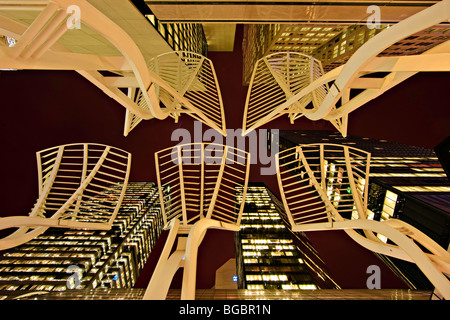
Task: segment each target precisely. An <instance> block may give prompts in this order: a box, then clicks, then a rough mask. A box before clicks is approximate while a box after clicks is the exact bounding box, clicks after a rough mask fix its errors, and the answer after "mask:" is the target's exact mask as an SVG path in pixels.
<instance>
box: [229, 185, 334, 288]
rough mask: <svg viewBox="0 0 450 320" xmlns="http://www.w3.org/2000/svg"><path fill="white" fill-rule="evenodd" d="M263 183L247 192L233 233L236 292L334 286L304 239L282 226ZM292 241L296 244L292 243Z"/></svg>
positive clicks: (276, 208) (274, 200) (282, 223)
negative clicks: (240, 218) (238, 225)
mask: <svg viewBox="0 0 450 320" xmlns="http://www.w3.org/2000/svg"><path fill="white" fill-rule="evenodd" d="M276 201H277V199H276V198H274V195H273V194H272V193H271V192H270V190H269V189H268V188H267V187H266V186H265V185H264V184H251V185H249V187H248V189H247V195H246V199H245V203H246V204H245V207H244V212H243V215H242V221H241V230H240V231H239V232H238V233H236V256H237V265H238V266H237V270H238V272H237V273H238V287H239V288H240V289H252V290H265V289H284V290H298V289H312V290H314V289H320V288H321V289H323V288H333V289H336V288H338V286H337V285H336V284H335V283H334V282H333V280H332V279H331V278H330V277H329V276H328V275H327V272H326V268H325V266H324V265H321V263H320V262H319V261H320V260H319V259H317V260H314V256H315V253H314V252H312V251H313V249H311V247H309V246H308V243H307V241H308V240H307V239H306V238H303V239H300V238H295V236H294V235H293V234H292V233H291V232H290V230H289V229H288V228H287V227H286V226H285V224H284V222H283V219H282V215H280V210H282V209H281V207H280V206H279V205H277V203H276ZM294 240H296V241H294Z"/></svg>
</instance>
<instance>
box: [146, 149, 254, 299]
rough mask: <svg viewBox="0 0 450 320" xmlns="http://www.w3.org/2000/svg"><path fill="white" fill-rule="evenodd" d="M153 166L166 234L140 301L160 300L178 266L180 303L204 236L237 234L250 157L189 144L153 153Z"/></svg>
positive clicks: (190, 294) (189, 294)
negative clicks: (216, 232) (217, 232)
mask: <svg viewBox="0 0 450 320" xmlns="http://www.w3.org/2000/svg"><path fill="white" fill-rule="evenodd" d="M155 162H156V172H157V177H158V187H159V199H160V203H161V209H162V213H163V218H164V222H165V224H166V229H169V234H168V238H167V240H166V243H165V246H164V249H163V251H162V253H161V256H160V258H159V261H158V264H157V266H156V269H155V271H154V273H153V275H152V278H151V280H150V283H149V285H148V287H147V289H146V292H145V295H144V299H151V300H161V299H165V298H166V296H167V293H168V290H169V287H170V284H171V282H172V279H173V276H174V275H175V272H176V271H177V270H178V269H179V268H181V267H182V268H184V270H183V283H182V291H181V299H183V300H193V299H195V284H196V272H197V252H198V247H199V246H200V244H201V242H202V240H203V237H204V235H205V233H206V232H207V230H208V229H211V228H213V229H221V230H230V231H239V228H240V222H241V217H242V211H243V208H244V204H245V196H246V192H247V183H248V175H249V169H250V154H249V153H248V152H245V151H242V150H239V149H236V148H233V147H229V146H226V145H219V144H207V143H192V144H183V145H177V146H175V147H173V148H167V149H164V150H161V151H159V152H157V153H156V154H155ZM175 243H176V244H177V247H176V248H175V251H173V247H174V245H175ZM172 251H173V252H172Z"/></svg>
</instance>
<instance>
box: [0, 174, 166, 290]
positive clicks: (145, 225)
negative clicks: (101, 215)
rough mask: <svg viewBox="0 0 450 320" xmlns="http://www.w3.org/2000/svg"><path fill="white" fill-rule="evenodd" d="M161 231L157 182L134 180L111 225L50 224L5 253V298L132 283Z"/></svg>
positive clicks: (1, 264) (0, 280) (1, 281)
mask: <svg viewBox="0 0 450 320" xmlns="http://www.w3.org/2000/svg"><path fill="white" fill-rule="evenodd" d="M161 230H162V216H161V212H160V208H159V204H158V203H157V192H156V187H155V184H154V183H150V182H149V183H147V182H130V183H129V184H128V186H127V191H126V194H125V196H124V200H123V202H122V207H121V209H120V211H119V214H118V216H117V217H116V219H115V221H114V223H113V226H112V228H111V230H108V231H95V230H94V231H93V230H65V229H49V230H47V231H46V232H45V233H43V234H42V235H40V236H39V237H37V238H35V239H33V240H31V241H29V242H27V243H25V244H23V245H21V246H18V247H16V248H12V249H10V250H7V251H4V252H2V256H1V257H0V297H1V299H10V298H14V297H17V296H20V295H23V294H27V293H29V292H52V291H65V290H70V289H95V288H132V287H133V285H134V283H135V282H136V280H137V278H138V276H139V273H140V271H141V270H142V268H143V267H144V264H145V263H146V261H147V259H148V257H149V255H150V252H151V251H152V248H153V247H154V245H155V243H156V241H157V239H158V237H159V234H160V233H161Z"/></svg>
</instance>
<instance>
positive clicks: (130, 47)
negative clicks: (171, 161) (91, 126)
mask: <svg viewBox="0 0 450 320" xmlns="http://www.w3.org/2000/svg"><path fill="white" fill-rule="evenodd" d="M26 4H27V5H26ZM28 5H29V3H21V2H14V3H8V4H7V5H6V4H2V3H0V32H1V33H2V34H5V35H8V36H11V35H16V36H18V38H17V39H16V41H17V43H16V45H15V46H13V47H12V48H9V47H3V46H0V68H5V69H39V70H75V71H77V72H78V73H79V74H81V75H82V76H83V77H85V78H86V79H88V80H89V81H90V82H91V83H93V84H94V85H96V86H97V87H98V88H100V89H101V90H102V91H103V92H104V93H105V94H107V95H108V96H109V97H111V98H112V99H114V100H116V101H117V102H118V103H119V104H121V105H122V106H124V107H125V108H126V116H125V126H124V135H125V136H126V135H128V133H129V132H130V131H131V130H132V129H133V128H135V127H136V125H137V124H138V123H139V122H140V121H141V120H149V119H153V118H156V119H165V118H167V117H168V116H171V117H174V118H175V119H178V117H179V116H180V114H181V113H187V114H189V115H190V116H192V117H194V118H195V119H197V120H200V121H202V122H203V123H205V124H206V125H208V126H210V127H212V128H214V129H217V130H218V131H219V132H221V133H222V134H225V132H226V131H225V130H226V129H225V117H224V114H223V106H222V98H221V95H220V89H219V85H218V82H217V78H216V74H215V71H214V67H213V65H212V63H211V61H210V60H209V59H206V58H205V57H203V56H201V55H198V54H196V53H189V52H176V53H175V52H172V53H168V54H167V55H162V56H158V57H155V59H154V60H155V61H157V62H158V63H157V64H158V70H159V71H167V70H169V69H170V68H173V67H174V66H175V67H177V68H178V70H179V71H180V73H179V74H172V75H170V77H171V76H179V77H180V78H179V79H175V82H176V83H183V82H185V84H186V87H179V86H175V87H173V85H174V83H173V82H172V81H170V80H171V79H169V78H170V77H169V78H167V77H166V75H167V74H166V73H158V72H155V70H151V69H149V67H148V65H147V61H145V59H144V56H143V54H142V52H141V51H140V49H139V47H138V46H137V44H136V43H135V42H134V41H133V39H132V38H131V37H130V36H129V35H128V34H127V33H126V32H125V31H124V30H123V29H122V28H121V27H119V26H118V25H117V24H116V23H115V22H113V21H112V20H111V19H109V18H108V17H106V15H104V14H103V13H102V12H101V11H99V10H98V9H97V8H95V7H94V6H93V5H91V4H90V3H89V2H88V1H86V0H79V1H76V3H74V2H73V1H71V0H53V1H49V2H48V3H47V4H45V3H42V2H39V3H37V5H36V6H33V7H32V8H30V7H29V6H28ZM74 5H75V6H76V7H77V8H78V9H79V10H78V11H79V13H80V16H78V17H77V16H72V13H71V10H70V8H71V7H73V6H74ZM11 6H15V8H17V10H23V11H27V10H28V11H32V12H33V13H34V12H38V13H39V14H38V16H37V17H36V18H35V20H34V21H33V22H32V23H31V24H30V25H25V24H23V23H22V22H19V21H15V20H13V19H10V18H8V17H7V16H6V15H4V13H5V12H7V11H9V10H11ZM74 18H75V19H78V18H79V19H80V29H76V28H73V29H70V34H71V35H73V36H76V35H77V32H78V33H80V35H81V34H82V33H81V31H80V30H83V28H85V29H89V30H90V31H89V32H94V33H95V36H96V37H99V36H101V37H103V38H104V39H106V40H107V41H109V43H110V44H111V45H112V46H113V47H115V48H116V49H117V52H118V53H119V55H101V54H87V53H86V54H85V53H74V52H71V51H70V50H68V49H67V48H66V47H64V46H62V45H61V44H59V43H58V40H59V39H60V38H61V37H62V36H63V35H66V34H67V33H68V30H69V25H70V23H68V22H71V21H72V20H73V19H74ZM166 57H171V59H169V60H168V59H166ZM174 57H175V59H174ZM177 59H178V60H177ZM176 60H177V61H176ZM174 62H175V64H174ZM164 63H168V65H164ZM186 77H187V78H186ZM158 92H159V93H161V95H159V94H158ZM162 93H163V94H162ZM167 99H169V100H170V99H171V100H172V101H173V103H169V100H167ZM160 102H162V103H163V104H160Z"/></svg>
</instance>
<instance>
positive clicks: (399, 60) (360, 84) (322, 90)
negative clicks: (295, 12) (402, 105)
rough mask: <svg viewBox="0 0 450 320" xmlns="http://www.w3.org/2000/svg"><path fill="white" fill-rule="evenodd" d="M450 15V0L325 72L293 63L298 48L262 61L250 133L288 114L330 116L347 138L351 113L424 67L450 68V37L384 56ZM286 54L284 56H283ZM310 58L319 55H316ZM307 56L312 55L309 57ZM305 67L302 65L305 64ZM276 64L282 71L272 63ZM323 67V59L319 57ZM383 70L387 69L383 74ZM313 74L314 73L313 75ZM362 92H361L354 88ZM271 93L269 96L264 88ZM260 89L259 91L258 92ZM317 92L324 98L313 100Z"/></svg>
mask: <svg viewBox="0 0 450 320" xmlns="http://www.w3.org/2000/svg"><path fill="white" fill-rule="evenodd" d="M449 19H450V1H449V0H442V1H439V2H438V3H436V4H434V5H433V6H431V7H429V8H427V9H424V10H423V11H421V12H419V13H416V14H415V15H413V16H411V17H409V18H407V19H405V20H403V21H401V22H399V23H397V24H395V25H393V26H392V27H390V28H387V29H385V30H383V31H382V32H380V33H378V34H377V35H376V36H374V37H373V38H371V39H370V40H368V41H367V42H366V43H365V44H364V45H363V46H361V47H360V48H359V49H358V50H357V51H356V52H355V53H354V54H353V55H352V56H351V57H350V59H349V60H348V61H347V63H346V64H345V65H342V66H340V67H337V68H336V69H333V70H331V71H330V72H328V73H326V74H324V75H320V72H319V70H321V67H313V66H314V64H312V63H311V64H309V69H308V64H307V63H303V62H292V60H291V59H289V57H290V56H293V55H294V53H292V52H291V53H289V52H284V53H283V52H281V53H278V54H272V55H269V56H267V57H265V58H263V59H261V60H259V61H258V63H257V64H256V66H255V68H254V73H253V75H252V79H251V81H250V85H249V91H248V95H247V101H246V105H245V118H244V122H243V129H244V132H243V133H244V134H247V133H248V132H249V131H251V130H254V129H255V128H257V127H260V126H262V125H264V124H266V123H268V122H270V121H272V120H273V119H275V118H277V117H279V116H281V115H283V114H288V115H289V117H290V118H291V122H292V121H293V120H295V119H296V118H298V117H299V116H305V117H307V118H308V119H310V120H320V119H323V120H328V121H330V122H331V123H332V124H333V125H334V126H335V127H336V129H337V130H338V131H339V132H340V133H341V134H342V135H343V136H344V137H345V136H346V135H347V125H348V116H349V113H351V112H352V111H354V110H356V109H357V108H359V107H361V106H363V105H364V104H366V103H367V102H369V101H371V100H373V99H375V98H377V97H378V96H380V95H382V94H383V93H384V92H386V91H387V90H389V89H391V88H393V87H394V86H396V85H398V84H400V83H402V82H403V81H404V80H406V79H408V78H410V77H412V76H413V75H415V74H416V73H418V72H436V71H446V72H448V71H450V41H446V42H443V43H441V44H439V45H437V46H436V47H434V48H432V49H430V50H428V51H426V52H424V53H422V54H420V55H409V56H393V57H380V56H378V54H380V53H381V52H382V51H383V50H385V49H386V48H388V47H390V46H391V45H393V44H394V43H396V42H398V41H400V40H402V39H404V38H406V37H408V36H410V35H413V34H415V33H417V32H419V31H422V30H424V29H427V28H429V27H432V26H434V25H437V24H439V23H441V22H445V21H447V20H449ZM277 57H281V58H277ZM309 59H311V60H312V59H313V58H312V57H310V58H309ZM304 60H305V61H307V58H304ZM302 63H303V64H304V65H305V67H303V69H301V70H299V67H298V66H300V65H301V64H302ZM273 65H276V66H277V68H278V70H283V74H282V77H281V78H280V74H281V73H280V71H278V70H276V69H275V68H273V67H272V66H273ZM318 65H319V66H320V62H318ZM300 73H302V74H303V77H304V79H307V81H303V84H302V86H301V87H296V88H295V90H293V89H292V88H290V87H289V84H290V83H289V81H290V80H289V79H290V78H294V79H296V78H299V74H300ZM380 73H385V75H384V76H383V77H379V74H380ZM308 75H310V77H308ZM356 90H357V91H360V92H359V93H358V94H356V95H355V94H354V92H356ZM263 92H264V93H265V96H264V95H262V93H263ZM258 94H259V95H258ZM311 95H313V96H314V95H317V96H319V97H320V99H316V100H315V101H314V100H313V103H312V104H309V105H308V104H307V103H308V102H309V101H311Z"/></svg>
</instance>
